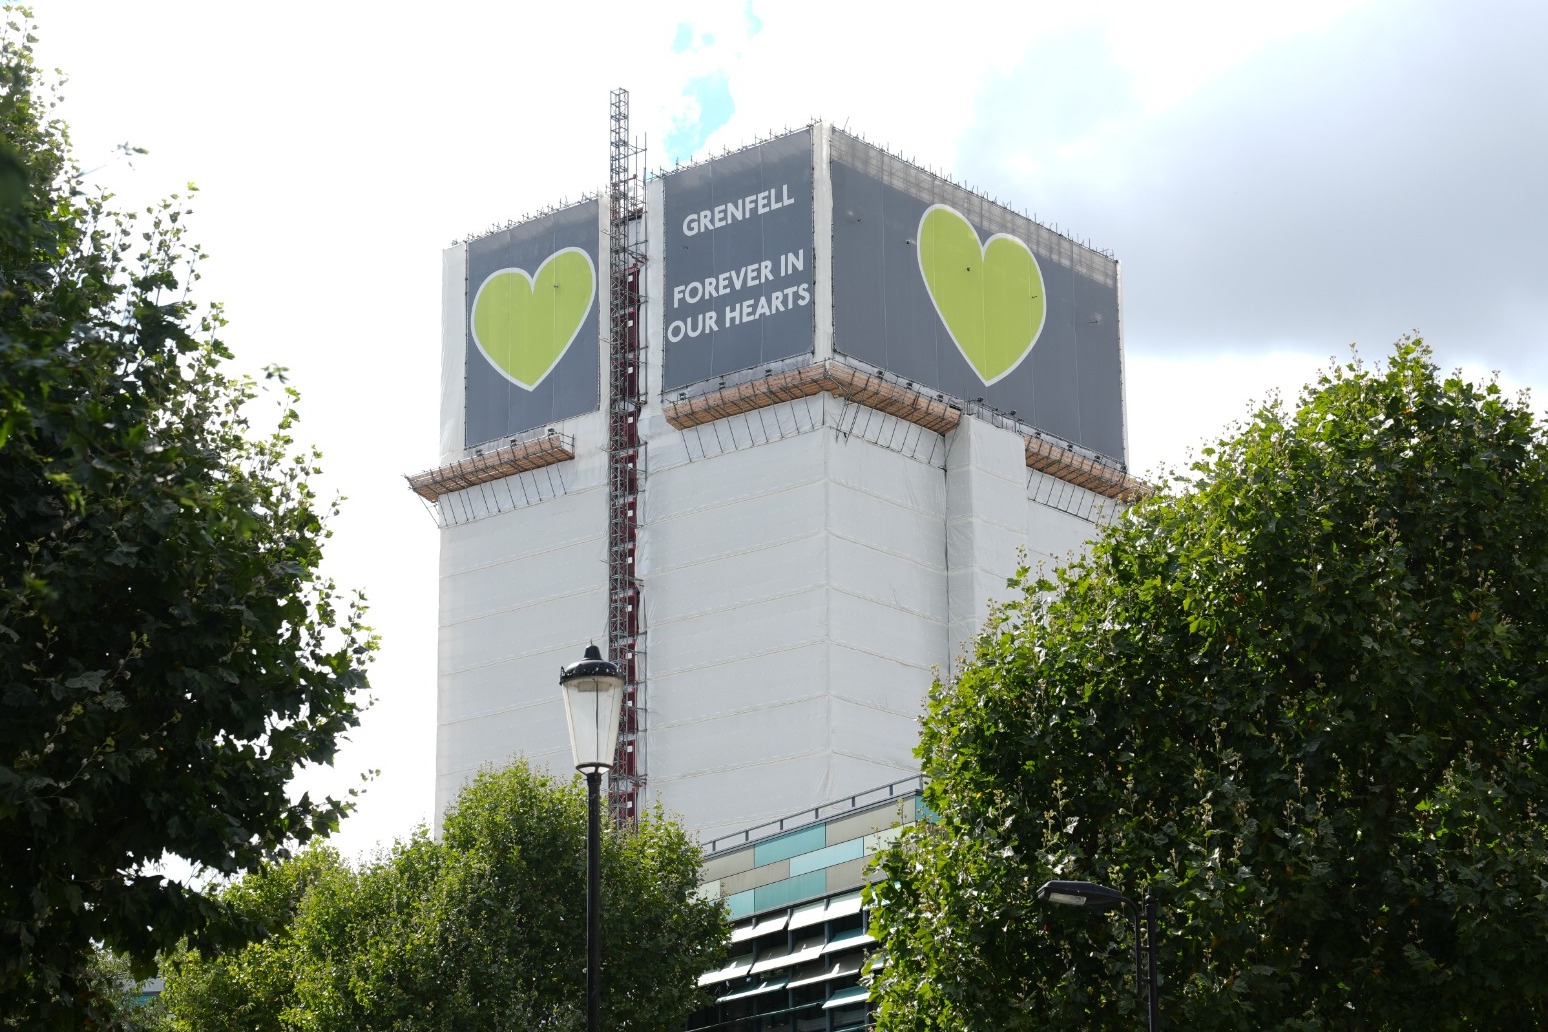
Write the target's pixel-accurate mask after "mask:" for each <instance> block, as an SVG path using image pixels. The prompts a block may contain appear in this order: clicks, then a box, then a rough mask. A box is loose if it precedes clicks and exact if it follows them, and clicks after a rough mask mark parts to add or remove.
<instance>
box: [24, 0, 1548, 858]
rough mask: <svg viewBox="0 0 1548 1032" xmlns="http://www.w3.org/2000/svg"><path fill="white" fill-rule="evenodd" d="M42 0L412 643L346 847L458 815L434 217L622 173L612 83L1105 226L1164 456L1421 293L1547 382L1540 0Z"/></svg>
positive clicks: (340, 781)
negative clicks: (440, 492)
mask: <svg viewBox="0 0 1548 1032" xmlns="http://www.w3.org/2000/svg"><path fill="white" fill-rule="evenodd" d="M33 6H34V9H35V12H36V14H37V21H38V30H39V34H40V36H41V39H40V42H39V45H38V50H39V55H40V58H41V60H42V63H44V64H45V65H46V66H59V67H61V68H62V69H64V71H65V72H66V74H67V75H68V77H69V79H70V82H69V84H68V86H67V87H66V91H65V92H66V97H67V100H66V104H65V107H64V109H63V114H64V117H65V118H66V120H67V121H69V122H70V124H71V126H72V128H73V131H74V140H75V145H76V154H77V158H78V159H79V161H80V163H81V165H82V167H84V168H87V169H92V170H93V171H92V173H91V177H90V178H91V181H92V182H93V183H94V184H96V185H99V186H101V187H103V188H106V189H111V190H113V191H115V192H116V193H117V194H118V195H119V197H120V198H121V200H122V201H123V202H124V203H125V204H130V203H141V202H144V201H146V200H149V199H151V198H154V197H158V196H161V195H163V194H166V193H170V192H173V191H176V190H179V189H181V188H182V187H183V185H184V184H185V183H186V182H188V181H193V182H195V183H197V184H198V186H199V187H200V192H199V194H198V196H197V199H196V201H195V203H194V209H195V212H196V215H195V219H194V222H193V226H194V230H193V234H194V236H195V238H196V239H197V240H199V241H200V242H201V243H202V244H203V245H204V246H205V248H206V249H207V250H208V251H209V252H210V253H211V254H212V256H213V257H212V259H211V261H210V262H209V263H208V265H207V267H206V269H205V278H204V280H203V282H202V284H201V290H202V293H203V296H204V297H205V298H207V299H211V300H220V301H223V302H224V303H225V305H226V310H227V315H228V316H229V318H230V320H231V325H230V327H229V330H228V332H227V334H226V339H227V341H228V343H230V344H231V345H232V347H233V348H234V349H235V350H236V351H237V353H238V356H239V360H240V362H241V363H242V364H243V365H244V367H246V368H252V369H256V368H258V367H261V366H262V365H264V364H267V363H271V362H276V363H280V364H283V365H286V366H289V367H290V370H291V379H292V383H293V384H294V385H295V386H297V387H298V388H299V389H300V390H301V391H302V393H303V406H302V411H303V423H302V426H301V432H302V435H303V436H305V437H308V438H310V439H311V440H313V441H315V443H317V444H318V445H319V446H320V447H321V448H322V450H323V452H324V455H325V460H324V465H325V466H326V469H327V476H326V480H325V482H324V483H323V484H322V488H323V490H324V491H325V492H334V491H337V492H339V493H342V494H344V495H346V496H347V498H348V500H347V501H346V503H345V509H344V513H343V515H342V517H341V518H340V519H339V520H338V521H337V522H336V523H335V525H334V529H335V531H336V533H335V537H334V538H333V540H332V541H331V542H330V544H329V552H328V554H329V566H330V572H331V573H332V574H333V575H334V576H335V577H336V578H337V579H338V580H339V581H340V582H341V583H343V584H348V585H356V586H359V587H361V588H362V589H364V590H365V591H366V593H367V595H368V596H369V598H370V601H371V603H372V606H373V609H372V618H373V622H374V624H375V626H376V627H377V629H378V630H379V631H380V632H381V635H382V641H383V647H382V651H381V654H380V659H379V660H378V663H377V665H376V668H375V673H374V675H373V682H374V684H375V689H376V695H377V698H378V701H377V703H376V706H375V707H374V708H373V709H372V710H371V712H370V713H369V714H368V715H367V716H366V719H365V723H364V725H363V727H362V728H361V729H360V730H359V731H358V732H357V733H356V735H355V740H354V742H353V743H352V744H351V745H350V746H349V747H348V748H347V749H346V750H345V751H344V753H343V755H342V757H341V760H340V767H339V770H338V771H337V772H335V773H333V774H331V775H330V776H327V777H323V778H319V779H316V781H315V783H317V784H322V785H328V786H331V787H334V788H335V790H337V789H338V788H342V787H347V786H348V785H349V784H351V783H352V781H353V779H354V778H355V777H356V776H358V773H359V772H360V771H362V770H364V769H368V768H380V769H381V771H382V773H381V775H380V777H378V778H377V780H376V781H375V783H374V785H373V786H372V787H371V788H370V789H369V791H368V793H367V795H366V797H365V801H364V803H363V804H362V806H361V808H360V810H359V812H358V813H357V814H356V815H355V816H353V817H351V818H350V819H349V820H348V821H347V822H346V824H345V828H344V832H343V836H342V838H341V839H340V840H339V845H340V846H341V847H342V848H343V849H344V850H345V852H346V853H358V852H360V851H364V850H368V849H370V848H371V847H372V846H373V845H374V844H375V843H377V842H379V841H383V840H388V839H390V838H392V837H393V836H395V835H402V834H405V833H407V832H408V831H409V830H410V829H411V828H412V827H413V826H414V825H415V824H416V823H419V822H421V821H427V820H428V818H429V808H430V805H431V796H432V789H433V772H434V749H435V743H434V737H435V669H436V668H435V641H436V573H435V564H436V549H437V532H436V530H435V527H434V524H433V522H432V520H431V518H430V516H429V515H428V514H427V513H426V512H425V511H424V510H423V508H422V507H421V505H420V502H419V501H418V499H417V498H416V497H415V496H414V495H412V494H411V493H410V492H409V491H408V490H407V488H406V487H405V485H404V482H403V480H402V475H403V474H405V473H410V472H417V471H419V470H422V469H425V468H428V467H430V466H432V465H434V464H435V462H436V459H437V456H436V442H437V413H436V410H435V407H436V405H437V402H438V393H437V392H438V387H437V384H438V378H439V368H438V363H439V318H440V295H439V289H440V278H439V262H440V255H441V250H442V249H443V248H444V247H445V246H446V245H447V244H448V243H450V242H451V241H452V240H453V239H459V238H463V237H466V236H469V235H472V234H475V233H478V232H482V231H483V230H485V229H487V228H489V227H490V226H491V225H493V224H496V223H504V222H506V221H508V220H511V219H515V218H519V217H521V216H522V215H523V214H525V213H528V212H531V211H534V210H536V209H538V208H541V207H545V206H548V205H551V204H555V203H558V202H560V201H562V200H565V199H570V200H574V199H576V198H577V197H579V196H580V195H581V194H583V193H586V192H590V191H595V190H597V189H598V188H600V187H601V186H602V185H603V184H604V182H605V179H606V175H607V143H608V128H609V126H608V92H609V90H610V89H611V88H613V87H615V86H624V87H626V88H628V89H629V90H630V91H631V94H632V102H633V116H634V129H635V132H636V135H640V136H643V137H644V138H645V140H646V143H647V146H648V148H649V150H648V154H647V161H648V163H649V164H650V166H651V167H652V168H659V167H670V166H671V165H672V164H673V163H675V162H677V161H682V160H688V159H689V158H692V157H702V156H705V155H707V154H710V153H718V152H719V151H720V150H722V149H724V148H728V147H736V146H740V145H742V144H745V143H749V142H752V141H753V140H755V139H757V138H759V137H761V136H764V135H767V134H769V133H770V132H776V131H781V130H784V129H786V128H791V127H795V126H798V125H802V124H805V123H806V122H808V121H810V120H812V119H813V118H822V119H825V120H828V121H831V122H834V123H835V124H838V125H841V126H847V127H848V129H849V131H851V132H855V133H858V134H860V135H862V136H864V137H865V138H866V139H868V140H870V141H872V142H874V143H878V144H880V145H883V146H885V147H887V148H889V149H891V150H893V151H895V152H896V153H899V154H902V155H903V156H905V157H909V158H911V159H913V160H915V161H917V162H919V163H920V164H923V165H926V166H928V167H932V168H934V169H936V170H938V171H941V172H943V173H945V174H948V175H950V176H951V177H952V178H955V179H957V180H958V181H959V182H963V183H965V184H967V185H970V186H974V187H978V188H981V189H982V190H984V191H985V192H987V193H989V194H991V195H992V196H995V197H997V198H999V199H1000V200H1001V201H1002V202H1004V203H1006V204H1008V205H1010V206H1012V207H1014V208H1017V209H1019V210H1022V211H1025V212H1027V213H1029V214H1035V215H1036V216H1037V217H1038V218H1039V219H1040V220H1041V221H1043V222H1045V223H1047V224H1050V225H1055V226H1057V227H1058V228H1060V229H1061V230H1063V231H1065V232H1067V233H1069V234H1070V235H1072V236H1074V237H1076V238H1078V239H1081V240H1083V241H1086V242H1089V243H1090V244H1091V245H1092V246H1095V247H1098V248H1103V249H1106V250H1109V251H1111V252H1112V253H1113V254H1115V255H1116V256H1117V257H1118V258H1119V259H1120V260H1121V261H1122V263H1123V289H1124V340H1125V349H1126V354H1127V376H1128V388H1127V390H1128V399H1129V423H1130V432H1129V434H1130V447H1131V454H1132V467H1133V468H1134V469H1135V470H1136V471H1138V472H1142V473H1143V472H1145V471H1147V470H1154V469H1156V468H1158V467H1159V466H1161V465H1163V464H1173V463H1178V462H1181V461H1183V460H1184V459H1185V457H1186V455H1187V452H1188V449H1189V448H1190V447H1196V446H1197V445H1199V444H1200V443H1201V442H1203V441H1205V440H1206V439H1207V438H1209V437H1211V435H1214V434H1218V433H1219V432H1220V431H1221V430H1222V429H1223V428H1224V427H1225V426H1226V424H1227V423H1228V422H1229V421H1231V420H1233V419H1235V418H1237V417H1239V416H1241V415H1243V414H1244V413H1245V412H1247V411H1248V407H1249V401H1250V400H1251V399H1253V398H1256V397H1262V396H1263V395H1264V394H1265V393H1266V392H1268V391H1270V390H1272V389H1275V388H1279V389H1282V390H1284V391H1285V392H1286V393H1287V394H1289V395H1291V396H1293V395H1294V393H1295V392H1296V390H1297V389H1298V387H1299V385H1300V384H1301V383H1303V382H1304V381H1305V380H1306V379H1308V378H1309V377H1311V376H1312V375H1313V374H1314V373H1315V371H1316V370H1317V369H1318V368H1320V367H1322V366H1325V365H1326V363H1327V360H1328V359H1329V357H1330V356H1334V355H1338V356H1344V355H1347V348H1348V345H1349V344H1351V343H1353V342H1357V343H1358V344H1359V345H1360V348H1361V351H1362V353H1363V354H1365V355H1366V356H1367V357H1370V358H1379V357H1380V356H1382V355H1383V354H1384V353H1385V352H1386V350H1387V348H1388V347H1389V345H1390V343H1391V342H1392V341H1393V340H1394V339H1395V338H1397V337H1399V336H1400V335H1402V334H1404V333H1406V332H1410V331H1412V330H1414V329H1419V330H1421V331H1422V332H1423V333H1424V335H1425V336H1426V338H1427V339H1428V340H1429V341H1430V343H1431V344H1432V345H1433V346H1434V348H1435V351H1436V354H1437V357H1438V360H1439V361H1440V363H1441V364H1442V366H1443V367H1446V368H1450V367H1453V366H1461V367H1463V368H1464V369H1466V370H1467V371H1468V372H1470V373H1471V374H1473V375H1476V376H1482V375H1487V374H1488V371H1489V370H1499V372H1500V377H1501V382H1502V383H1503V384H1504V385H1505V386H1506V387H1508V388H1510V389H1518V388H1523V387H1528V388H1529V387H1537V388H1542V387H1544V386H1548V357H1545V353H1544V348H1543V347H1542V345H1541V343H1540V342H1541V341H1542V339H1543V336H1544V334H1543V332H1542V329H1541V328H1542V327H1543V326H1545V325H1548V289H1545V284H1548V256H1545V255H1548V251H1545V247H1544V240H1545V239H1548V204H1545V201H1544V197H1543V193H1544V189H1545V184H1548V72H1545V70H1544V69H1545V63H1544V62H1543V61H1542V59H1541V56H1540V51H1541V49H1542V45H1543V43H1544V41H1545V40H1548V5H1545V4H1541V3H1537V2H1528V0H1522V2H1497V0H1477V2H1473V3H1469V4H1457V3H1454V2H1450V3H1447V2H1431V0H1369V2H1358V0H1349V2H1339V0H1302V2H1298V3H1293V4H1290V3H1263V4H1247V3H1241V2H1239V0H1233V2H1226V3H1186V2H1175V3H1171V4H1157V3H1154V2H1153V0H1147V2H1135V3H1094V2H1081V3H1074V2H1068V0H1067V2H1063V3H1058V4H1054V3H1048V2H1044V0H1030V2H1029V0H1018V2H1016V3H1010V2H1005V3H1001V4H988V3H971V2H965V0H956V2H954V3H950V4H925V3H911V2H891V3H887V4H879V3H877V4H859V3H851V4H845V3H834V2H832V0H822V2H818V0H777V2H775V0H751V2H749V3H712V2H700V3H673V2H669V0H667V2H657V3H653V4H644V3H638V4H627V5H626V4H618V3H608V4H599V3H586V2H584V0H582V2H576V3H570V4H544V5H536V4H529V3H520V4H517V3H503V4H495V3H485V4H473V3H460V2H456V0H441V2H439V3H437V4H434V5H430V4H416V5H405V4H394V3H372V4H365V3H350V4H344V3H306V4H275V3H268V4H262V5H259V4H247V3H209V2H207V0H201V2H197V3H177V2H171V0H136V2H132V3H130V2H124V0H112V2H108V0H34V5H33ZM121 142H129V143H132V144H134V145H137V146H140V147H144V148H147V149H148V150H149V152H150V153H149V154H148V155H146V156H144V157H140V158H137V159H135V160H134V161H133V162H132V163H130V162H126V161H124V160H122V159H118V158H115V157H114V145H115V144H118V143H121ZM1539 407H1541V403H1540V399H1539ZM555 690H556V691H557V688H556V689H555Z"/></svg>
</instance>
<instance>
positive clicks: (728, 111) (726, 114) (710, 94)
mask: <svg viewBox="0 0 1548 1032" xmlns="http://www.w3.org/2000/svg"><path fill="white" fill-rule="evenodd" d="M683 95H684V96H686V97H688V98H689V99H691V100H693V101H694V103H695V105H696V106H697V108H698V112H699V117H698V118H697V119H694V120H682V121H678V122H676V123H674V124H673V126H672V129H671V131H670V132H668V133H667V138H666V149H667V160H668V161H669V162H671V163H672V164H677V163H679V162H683V161H691V160H692V159H693V156H694V155H695V154H697V153H698V151H699V148H700V147H703V146H704V141H705V140H707V139H709V137H710V134H711V133H713V132H714V131H715V130H716V129H719V128H720V127H721V126H723V125H725V124H726V123H727V122H729V121H731V115H732V113H733V112H734V111H735V110H736V104H735V102H733V101H732V99H731V86H730V83H729V81H728V80H727V78H726V73H725V72H723V71H716V72H710V73H709V74H708V75H700V76H698V77H696V78H693V79H689V80H688V83H687V85H686V86H684V87H683Z"/></svg>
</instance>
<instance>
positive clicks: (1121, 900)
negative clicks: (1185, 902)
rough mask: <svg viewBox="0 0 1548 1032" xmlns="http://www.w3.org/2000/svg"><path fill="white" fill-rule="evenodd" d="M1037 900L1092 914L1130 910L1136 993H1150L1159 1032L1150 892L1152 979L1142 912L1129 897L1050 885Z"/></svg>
mask: <svg viewBox="0 0 1548 1032" xmlns="http://www.w3.org/2000/svg"><path fill="white" fill-rule="evenodd" d="M1037 900H1038V902H1039V903H1062V904H1064V905H1066V906H1075V907H1089V908H1091V909H1092V910H1107V909H1109V908H1110V907H1119V906H1126V907H1128V908H1129V915H1130V916H1131V917H1132V918H1133V921H1134V991H1135V993H1136V994H1138V993H1139V992H1140V991H1141V989H1142V988H1143V989H1145V990H1147V991H1146V993H1145V1002H1146V1005H1147V1009H1148V1011H1149V1015H1148V1017H1149V1020H1150V1032H1160V1029H1161V1002H1160V999H1159V995H1160V994H1159V992H1158V987H1157V982H1158V979H1157V977H1156V898H1155V896H1153V895H1151V893H1150V890H1149V889H1146V890H1145V953H1146V954H1147V956H1148V959H1149V961H1150V963H1149V969H1150V970H1149V978H1146V971H1145V967H1146V966H1145V965H1143V964H1141V962H1140V908H1139V906H1138V904H1136V903H1135V902H1134V901H1133V900H1132V899H1130V898H1129V897H1128V896H1125V895H1124V894H1123V893H1121V892H1119V891H1118V890H1117V889H1111V888H1108V887H1107V886H1106V885H1098V884H1097V883H1096V882H1088V881H1050V882H1044V883H1043V884H1042V886H1040V887H1039V888H1038V890H1037Z"/></svg>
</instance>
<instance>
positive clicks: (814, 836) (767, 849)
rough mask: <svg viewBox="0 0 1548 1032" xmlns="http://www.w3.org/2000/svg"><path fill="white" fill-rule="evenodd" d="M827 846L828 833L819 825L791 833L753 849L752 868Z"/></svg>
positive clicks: (760, 843) (762, 843)
mask: <svg viewBox="0 0 1548 1032" xmlns="http://www.w3.org/2000/svg"><path fill="white" fill-rule="evenodd" d="M827 844H828V832H827V829H826V828H824V827H823V826H822V825H821V824H815V825H813V826H812V827H810V828H802V829H801V830H800V831H792V832H790V833H788V834H785V835H780V836H779V837H778V838H771V839H769V840H768V841H767V842H759V843H758V844H757V845H756V846H754V847H753V866H754V867H762V866H763V865H764V864H772V863H773V862H774V861H776V860H784V859H787V858H789V857H792V856H800V855H801V854H802V853H810V852H811V851H812V850H814V849H821V848H822V847H823V846H826V845H827Z"/></svg>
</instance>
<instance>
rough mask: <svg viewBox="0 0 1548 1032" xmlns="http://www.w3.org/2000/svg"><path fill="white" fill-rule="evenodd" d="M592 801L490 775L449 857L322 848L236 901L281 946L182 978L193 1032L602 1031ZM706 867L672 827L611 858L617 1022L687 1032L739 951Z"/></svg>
mask: <svg viewBox="0 0 1548 1032" xmlns="http://www.w3.org/2000/svg"><path fill="white" fill-rule="evenodd" d="M585 856H586V795H585V786H584V782H583V781H581V780H580V779H578V778H577V779H571V780H570V781H569V782H566V783H560V782H557V781H555V780H553V779H552V778H550V777H548V776H547V775H544V774H540V773H537V772H535V771H533V770H532V769H531V768H530V767H528V766H527V765H526V764H525V763H517V764H515V765H514V766H511V767H509V768H506V769H504V770H500V771H487V770H486V771H484V772H483V773H481V774H480V775H479V776H478V777H476V778H475V779H474V780H473V781H472V782H471V783H470V784H469V785H468V786H467V788H465V789H464V790H463V793H462V796H461V797H460V799H459V800H458V802H457V805H456V806H455V807H454V808H453V809H452V810H451V811H449V812H448V813H447V815H446V822H445V828H444V834H443V836H442V839H441V841H440V842H433V841H431V840H430V839H429V838H428V837H426V836H425V835H424V834H423V832H420V833H418V834H416V835H414V836H412V837H411V838H409V839H407V840H406V841H399V842H397V843H396V844H394V845H393V846H392V848H391V849H389V850H387V851H385V852H384V853H382V854H381V855H379V856H378V857H376V858H375V860H374V861H372V862H371V863H368V864H366V865H365V866H364V867H363V868H362V869H361V870H359V871H358V872H356V871H351V870H350V869H349V868H347V867H345V866H344V865H343V864H341V863H340V862H339V860H338V857H337V856H336V855H335V854H333V853H332V852H329V851H325V850H318V849H313V850H310V851H308V852H307V853H305V854H303V855H301V856H300V857H297V858H295V859H292V860H289V861H285V862H282V863H280V864H277V865H273V866H270V867H265V868H264V869H263V870H261V871H260V872H258V873H257V874H254V875H249V876H248V877H247V878H246V879H244V880H243V881H242V882H241V883H239V884H238V885H236V886H234V887H233V888H232V889H231V890H229V891H228V893H227V897H226V899H227V902H228V903H230V904H231V905H232V906H233V907H234V908H236V909H238V910H239V911H241V912H243V913H244V914H246V915H248V916H250V917H251V918H253V919H254V920H261V921H264V922H266V923H267V924H268V925H269V927H271V928H272V929H273V930H274V933H273V935H271V936H270V937H269V938H267V939H265V940H263V941H262V942H258V943H254V944H252V945H249V946H247V947H245V948H243V949H241V950H238V951H232V952H226V953H210V952H205V953H199V952H194V951H188V950H184V951H181V952H180V953H179V954H178V955H176V956H175V957H174V958H172V960H171V961H170V963H169V964H168V965H167V970H166V975H167V993H166V996H167V1000H168V1004H169V1007H170V1009H171V1011H172V1012H173V1014H174V1015H175V1018H174V1019H173V1022H172V1024H173V1027H175V1028H178V1029H187V1030H190V1032H193V1030H210V1032H220V1030H227V1029H229V1030H231V1032H236V1030H238V1029H241V1030H259V1032H262V1030H282V1029H283V1030H312V1029H317V1030H324V1029H337V1028H370V1029H384V1030H386V1029H391V1030H398V1032H418V1030H462V1029H469V1030H471V1029H486V1028H500V1029H505V1028H509V1029H544V1030H551V1032H567V1030H574V1029H579V1028H581V1026H582V1025H583V1023H584V1017H585V999H584V993H585V971H586V944H585V935H586V931H585V929H586V895H585V884H586V883H585V878H586V870H585ZM699 861H700V857H699V851H698V849H697V848H696V847H695V846H694V844H693V843H692V842H691V841H690V840H689V839H688V838H687V836H686V835H685V834H684V833H683V831H682V830H681V829H680V828H679V827H678V826H677V825H676V824H674V823H673V822H671V821H669V820H667V819H666V818H664V817H663V816H662V815H661V814H660V813H659V812H657V813H654V814H651V815H648V816H647V817H646V818H645V819H643V820H642V821H641V822H640V827H639V829H638V830H637V831H627V832H626V831H617V830H612V829H608V830H606V831H605V832H604V836H603V849H602V895H603V903H602V957H603V960H602V975H601V977H602V1023H603V1025H604V1027H606V1028H609V1029H620V1030H629V1029H634V1030H661V1032H666V1030H671V1029H676V1028H680V1027H681V1026H682V1022H683V1020H684V1018H685V1017H686V1016H687V1014H688V1013H689V1012H690V1011H691V1010H692V1009H693V1007H694V1006H695V1005H696V1004H697V1003H699V1002H700V1001H699V1000H698V990H697V987H696V982H697V978H698V976H699V975H700V974H701V973H702V972H704V971H706V970H708V969H709V968H711V967H712V966H713V965H714V963H715V962H716V960H717V959H719V958H720V956H721V954H722V953H723V952H724V948H725V946H724V944H725V940H726V935H727V929H726V919H725V916H724V912H723V910H722V908H721V906H720V904H719V903H718V902H711V901H708V900H703V899H700V898H699V897H698V895H697V889H698V869H699Z"/></svg>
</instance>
